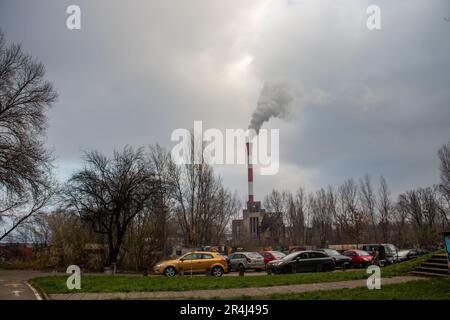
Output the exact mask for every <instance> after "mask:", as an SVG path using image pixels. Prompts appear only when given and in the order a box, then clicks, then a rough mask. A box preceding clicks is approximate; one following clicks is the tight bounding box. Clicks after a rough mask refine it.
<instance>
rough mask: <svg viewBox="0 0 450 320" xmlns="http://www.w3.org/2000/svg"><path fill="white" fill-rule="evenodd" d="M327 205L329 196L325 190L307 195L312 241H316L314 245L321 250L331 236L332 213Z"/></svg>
mask: <svg viewBox="0 0 450 320" xmlns="http://www.w3.org/2000/svg"><path fill="white" fill-rule="evenodd" d="M329 204H330V200H329V194H327V192H326V191H325V189H320V190H319V191H317V192H316V193H315V194H310V195H309V200H308V206H309V210H311V215H312V224H311V227H312V230H313V232H314V235H315V236H316V237H313V239H316V240H315V243H316V244H317V245H319V246H320V247H322V248H323V247H326V246H327V244H328V243H329V241H330V238H331V234H332V224H333V213H332V211H331V210H330V206H329ZM313 241H314V240H313Z"/></svg>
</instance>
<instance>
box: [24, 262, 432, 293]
mask: <svg viewBox="0 0 450 320" xmlns="http://www.w3.org/2000/svg"><path fill="white" fill-rule="evenodd" d="M430 256H431V254H430V255H425V256H422V257H419V258H417V259H414V260H410V261H407V262H402V263H398V264H394V265H390V266H387V267H384V268H382V269H381V275H382V277H393V276H400V275H405V274H407V273H408V272H409V271H411V270H412V269H413V268H414V267H415V266H416V265H417V264H420V263H422V262H423V261H424V260H426V259H428V258H429V257H430ZM367 277H368V274H367V273H366V270H365V269H361V270H349V271H346V272H342V271H337V272H317V273H299V274H286V275H271V276H269V275H265V276H247V277H246V276H244V277H221V278H214V277H206V276H194V277H192V278H191V277H189V276H184V277H178V276H177V277H173V278H165V277H163V276H158V277H143V276H125V275H121V276H104V275H99V276H93V275H86V276H82V277H81V289H80V290H76V292H133V291H135V292H149V291H185V290H203V289H226V288H246V287H269V286H277V285H289V284H302V283H316V282H331V281H345V280H357V279H365V278H367ZM66 280H67V276H48V277H40V278H35V279H33V280H32V281H31V282H32V284H33V286H35V287H36V288H37V289H38V290H41V291H43V292H45V293H47V294H53V293H73V292H74V291H72V290H69V289H67V287H66Z"/></svg>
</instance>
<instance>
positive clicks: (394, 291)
mask: <svg viewBox="0 0 450 320" xmlns="http://www.w3.org/2000/svg"><path fill="white" fill-rule="evenodd" d="M231 299H242V300H247V299H248V300H251V299H260V300H450V279H443V278H438V279H431V280H417V281H410V282H407V283H399V284H390V285H386V286H383V285H382V286H381V289H379V290H369V289H367V288H357V289H338V290H324V291H315V292H306V293H290V294H273V295H267V296H257V297H249V296H240V297H235V298H231Z"/></svg>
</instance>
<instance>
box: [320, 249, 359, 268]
mask: <svg viewBox="0 0 450 320" xmlns="http://www.w3.org/2000/svg"><path fill="white" fill-rule="evenodd" d="M317 251H321V252H325V253H326V254H327V255H329V256H330V257H332V258H333V259H334V261H335V262H336V268H340V269H345V268H348V267H350V266H351V264H352V259H351V258H350V257H347V256H344V255H343V254H341V253H340V252H339V251H337V250H333V249H317Z"/></svg>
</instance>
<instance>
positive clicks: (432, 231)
mask: <svg viewBox="0 0 450 320" xmlns="http://www.w3.org/2000/svg"><path fill="white" fill-rule="evenodd" d="M398 206H399V209H400V210H401V211H402V212H406V213H407V214H408V215H409V218H410V219H411V221H412V223H413V225H414V227H415V232H416V239H417V242H418V243H419V244H420V245H422V246H427V245H434V244H435V242H436V241H437V239H438V235H437V222H438V218H439V216H440V214H441V208H440V206H439V201H438V199H437V187H435V188H430V187H428V188H419V189H417V190H410V191H407V192H406V193H403V194H401V195H400V196H399V201H398Z"/></svg>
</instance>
